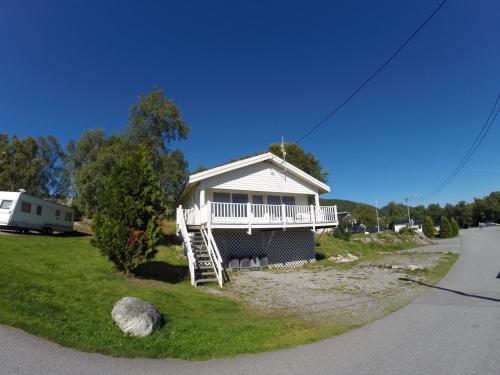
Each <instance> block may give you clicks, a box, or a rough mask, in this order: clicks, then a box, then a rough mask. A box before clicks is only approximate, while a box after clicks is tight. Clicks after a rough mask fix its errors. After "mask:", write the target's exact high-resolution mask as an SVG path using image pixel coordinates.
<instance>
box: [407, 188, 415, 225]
mask: <svg viewBox="0 0 500 375" xmlns="http://www.w3.org/2000/svg"><path fill="white" fill-rule="evenodd" d="M416 196H418V194H413V195H412V196H411V197H405V202H406V209H407V210H408V226H411V218H410V202H409V200H410V199H411V198H415V197H416Z"/></svg>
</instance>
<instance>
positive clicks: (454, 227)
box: [450, 217, 460, 237]
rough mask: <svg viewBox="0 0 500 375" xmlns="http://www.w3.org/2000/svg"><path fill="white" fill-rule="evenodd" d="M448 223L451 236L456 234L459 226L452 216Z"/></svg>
mask: <svg viewBox="0 0 500 375" xmlns="http://www.w3.org/2000/svg"><path fill="white" fill-rule="evenodd" d="M450 225H451V235H452V236H453V237H456V236H458V234H459V232H460V226H459V225H458V223H457V221H456V220H455V218H454V217H452V218H451V221H450Z"/></svg>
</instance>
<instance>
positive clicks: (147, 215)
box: [93, 146, 161, 274]
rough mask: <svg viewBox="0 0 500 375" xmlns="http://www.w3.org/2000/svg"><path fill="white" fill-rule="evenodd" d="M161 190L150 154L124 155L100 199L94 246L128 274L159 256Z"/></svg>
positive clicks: (131, 152)
mask: <svg viewBox="0 0 500 375" xmlns="http://www.w3.org/2000/svg"><path fill="white" fill-rule="evenodd" d="M160 212H161V190H160V186H159V184H158V180H157V176H156V173H155V172H154V168H153V166H152V164H151V158H150V155H149V153H148V151H147V150H146V149H145V148H144V147H143V146H138V147H135V148H134V147H132V148H131V149H129V152H128V153H126V154H121V155H120V156H119V157H118V160H117V161H116V163H115V164H114V165H113V167H112V168H111V172H110V174H109V175H108V176H106V178H105V180H104V183H103V186H102V189H101V191H100V192H99V195H98V210H97V213H96V215H95V219H94V222H93V230H94V234H95V236H94V240H93V244H94V246H96V247H97V248H98V249H99V250H100V251H101V253H102V254H103V255H105V256H107V257H108V259H109V260H110V261H112V262H113V263H114V264H115V266H116V267H117V268H118V269H119V270H120V271H123V272H125V273H126V274H128V273H130V272H132V271H133V270H134V269H135V268H136V267H137V266H138V265H139V264H141V263H143V262H145V261H147V260H149V259H151V258H152V257H153V256H154V255H155V254H156V247H155V246H156V243H157V242H158V240H159V237H160V224H159V216H160Z"/></svg>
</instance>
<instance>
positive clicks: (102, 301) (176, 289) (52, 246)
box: [0, 235, 452, 359]
mask: <svg viewBox="0 0 500 375" xmlns="http://www.w3.org/2000/svg"><path fill="white" fill-rule="evenodd" d="M90 238H91V237H90V236H85V237H59V236H40V235H16V236H0V285H1V287H0V301H1V303H0V323H3V324H7V325H11V326H14V327H18V328H21V329H23V330H25V331H27V332H30V333H32V334H35V335H38V336H41V337H44V338H47V339H49V340H52V341H55V342H57V343H59V344H61V345H64V346H68V347H73V348H76V349H79V350H84V351H89V352H99V353H103V354H109V355H113V356H127V357H150V358H161V357H175V358H183V359H209V358H215V357H223V356H233V355H237V354H241V353H256V352H261V351H268V350H274V349H278V348H285V347H290V346H294V345H298V344H304V343H308V342H313V341H317V340H319V339H323V338H326V337H329V336H331V335H334V334H339V333H342V332H345V331H347V330H349V329H350V328H352V327H345V326H343V327H338V326H335V324H334V323H332V322H331V321H327V322H324V323H321V324H318V323H316V324H312V323H307V322H304V321H303V320H301V319H299V318H297V317H289V316H285V315H280V314H279V313H272V314H270V313H268V314H266V313H264V312H262V311H258V310H255V309H253V308H252V307H250V306H247V305H245V304H243V303H242V302H239V301H236V300H233V299H230V298H228V297H223V296H218V295H216V294H214V293H211V292H209V291H208V290H207V289H206V288H193V287H192V286H191V285H190V283H189V281H188V268H187V264H186V260H185V258H184V257H183V256H182V254H181V251H180V247H179V246H178V245H175V244H172V238H171V237H168V236H167V241H166V242H165V244H164V245H162V246H160V248H159V253H158V254H157V256H156V258H155V259H154V260H153V261H151V262H148V263H146V264H144V265H142V266H141V267H139V268H138V269H137V271H136V277H128V276H125V275H123V274H121V273H119V272H117V271H116V270H115V269H114V268H113V267H112V265H111V264H110V263H109V262H108V261H107V260H106V259H105V258H104V257H103V256H101V255H100V254H99V252H98V251H97V250H96V249H95V248H93V247H92V246H91V245H90ZM321 241H322V242H321V246H320V247H319V248H318V252H319V254H322V256H323V257H327V256H330V255H331V254H332V255H333V254H334V253H338V252H341V251H342V252H346V251H350V252H353V253H359V252H363V253H369V252H373V251H375V250H380V248H379V247H378V246H375V247H373V248H372V245H370V244H368V245H363V244H360V243H356V242H355V241H352V242H348V243H346V242H344V241H341V240H336V239H334V238H331V237H326V236H324V237H323V239H322V240H321ZM401 246H403V245H401ZM393 248H394V246H393ZM451 264H452V263H450V264H449V265H447V266H443V269H442V270H441V271H440V272H441V273H440V274H439V275H436V280H437V279H439V278H440V277H442V276H443V275H444V274H445V273H446V272H447V270H448V269H449V267H451ZM433 277H434V275H433ZM124 296H135V297H138V298H141V299H144V300H146V301H148V302H151V303H153V304H154V305H155V306H156V307H157V308H158V309H159V310H160V312H161V313H162V314H164V316H165V318H166V325H165V326H164V327H163V328H161V329H160V330H158V331H155V332H153V334H152V335H150V336H148V337H145V338H133V337H128V336H125V335H123V333H122V332H121V331H120V330H119V329H118V327H117V326H116V325H115V324H114V323H113V321H112V319H111V310H112V308H113V305H114V304H115V303H116V301H118V300H119V299H120V298H122V297H124Z"/></svg>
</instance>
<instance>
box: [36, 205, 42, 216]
mask: <svg viewBox="0 0 500 375" xmlns="http://www.w3.org/2000/svg"><path fill="white" fill-rule="evenodd" d="M36 214H37V215H38V216H40V215H41V214H42V206H36Z"/></svg>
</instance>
